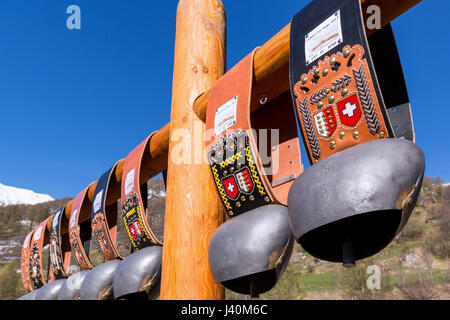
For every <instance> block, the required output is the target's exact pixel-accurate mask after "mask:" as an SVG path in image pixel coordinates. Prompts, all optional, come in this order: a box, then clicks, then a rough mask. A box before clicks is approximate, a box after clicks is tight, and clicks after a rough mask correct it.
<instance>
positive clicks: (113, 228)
mask: <svg viewBox="0 0 450 320" xmlns="http://www.w3.org/2000/svg"><path fill="white" fill-rule="evenodd" d="M116 166H117V163H116V164H115V165H114V166H113V167H112V168H111V169H109V170H108V171H106V172H105V173H104V174H103V175H102V176H101V177H100V178H99V179H98V180H97V187H96V189H95V193H94V203H93V205H92V214H91V219H92V233H93V234H94V236H95V238H96V240H97V243H98V245H99V247H100V250H101V252H102V254H103V257H104V259H105V261H109V260H114V259H118V258H119V259H122V256H121V255H120V254H119V251H118V250H117V247H116V234H117V201H114V202H113V204H112V205H109V206H106V203H107V202H108V201H107V198H108V195H109V194H110V193H109V191H110V184H112V179H113V176H114V173H115V169H116Z"/></svg>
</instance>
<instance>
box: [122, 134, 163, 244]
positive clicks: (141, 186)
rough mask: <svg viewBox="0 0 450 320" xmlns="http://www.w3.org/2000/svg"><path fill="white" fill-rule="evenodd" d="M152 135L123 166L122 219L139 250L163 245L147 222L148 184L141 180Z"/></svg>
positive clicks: (126, 159)
mask: <svg viewBox="0 0 450 320" xmlns="http://www.w3.org/2000/svg"><path fill="white" fill-rule="evenodd" d="M152 135H153V133H152V134H151V135H150V136H149V137H148V138H147V139H145V140H144V141H142V142H141V143H140V144H139V145H138V146H137V147H136V148H135V149H133V150H132V151H131V152H130V153H129V154H128V156H127V157H126V158H125V161H124V165H123V175H122V188H121V192H122V196H121V204H122V218H123V222H124V224H125V229H126V231H127V234H128V237H129V238H130V241H131V244H132V245H133V247H134V248H135V249H137V250H139V249H142V248H145V247H147V246H150V245H162V239H158V238H157V237H156V235H155V234H154V233H153V232H152V230H151V228H150V226H149V224H148V222H147V214H146V204H147V184H146V182H145V181H141V178H140V172H141V165H142V159H143V157H144V150H145V148H147V147H148V144H149V141H150V139H151V137H152Z"/></svg>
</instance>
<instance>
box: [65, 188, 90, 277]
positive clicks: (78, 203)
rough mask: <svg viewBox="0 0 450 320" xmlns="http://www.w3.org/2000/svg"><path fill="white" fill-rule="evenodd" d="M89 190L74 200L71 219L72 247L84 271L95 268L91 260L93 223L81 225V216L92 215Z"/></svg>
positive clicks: (87, 222)
mask: <svg viewBox="0 0 450 320" xmlns="http://www.w3.org/2000/svg"><path fill="white" fill-rule="evenodd" d="M88 189H89V187H86V188H85V189H84V190H83V191H81V192H80V193H79V194H78V195H77V196H76V197H75V199H74V200H73V204H72V211H71V213H70V218H69V239H70V246H71V247H72V252H73V255H74V257H75V260H76V262H77V264H78V266H79V267H80V268H81V269H82V270H88V269H92V268H94V266H93V265H92V263H91V261H90V259H89V250H90V237H91V222H90V221H86V222H85V223H83V224H81V225H80V224H79V217H80V214H81V213H83V216H84V215H86V213H88V212H89V213H90V203H89V199H88V197H87V190H88Z"/></svg>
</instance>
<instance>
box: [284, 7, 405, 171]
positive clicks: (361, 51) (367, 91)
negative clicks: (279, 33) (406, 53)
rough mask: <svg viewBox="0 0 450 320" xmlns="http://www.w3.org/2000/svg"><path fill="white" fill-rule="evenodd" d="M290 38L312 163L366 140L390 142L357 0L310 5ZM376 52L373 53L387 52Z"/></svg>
mask: <svg viewBox="0 0 450 320" xmlns="http://www.w3.org/2000/svg"><path fill="white" fill-rule="evenodd" d="M380 35H382V36H383V37H392V35H389V32H384V31H383V33H380ZM290 36H291V39H290V81H291V92H292V97H293V100H294V101H295V104H296V111H297V116H298V121H299V124H300V127H301V133H302V137H303V141H304V143H305V146H306V149H307V154H308V157H309V160H310V162H311V163H314V162H317V161H319V160H321V159H324V158H326V157H328V156H330V155H332V154H334V153H336V152H338V151H341V150H344V149H346V148H349V147H352V146H354V145H357V144H360V143H363V142H366V141H370V140H375V139H384V138H389V137H395V134H394V132H393V129H392V127H391V123H390V121H389V117H388V114H387V110H386V106H385V103H384V100H383V95H382V90H381V88H380V85H379V83H378V79H377V73H376V72H375V66H374V63H373V60H372V56H371V51H370V47H369V41H368V39H367V37H366V34H365V26H364V21H363V19H362V14H361V4H360V0H331V1H330V0H314V1H312V2H311V3H310V4H309V5H307V6H306V7H305V8H304V9H303V10H302V11H300V12H299V13H298V14H297V15H295V16H294V18H293V19H292V23H291V33H290ZM394 45H395V44H394ZM378 47H379V46H378ZM378 47H377V46H374V50H375V49H376V50H378V51H382V50H385V49H386V48H378ZM391 49H392V48H391ZM391 55H392V54H391ZM379 62H380V63H381V64H382V63H383V61H381V60H380V61H379ZM398 66H399V64H398ZM400 71H401V70H400ZM388 74H389V73H388V72H385V75H386V76H388ZM404 90H406V88H404ZM385 94H386V97H388V91H387V90H385ZM393 94H395V93H393ZM406 98H407V97H406ZM392 106H393V105H392ZM411 128H412V126H411Z"/></svg>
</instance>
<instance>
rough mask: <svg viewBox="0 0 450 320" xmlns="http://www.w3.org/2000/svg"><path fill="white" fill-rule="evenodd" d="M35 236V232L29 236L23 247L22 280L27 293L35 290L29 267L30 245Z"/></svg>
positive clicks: (21, 261)
mask: <svg viewBox="0 0 450 320" xmlns="http://www.w3.org/2000/svg"><path fill="white" fill-rule="evenodd" d="M32 236H33V231H31V232H30V233H28V234H27V236H26V237H25V240H24V241H23V245H22V255H21V258H20V271H21V272H20V276H21V279H22V284H23V287H24V288H25V291H26V292H30V291H32V290H33V287H32V286H31V282H30V274H29V270H28V269H29V265H30V259H29V258H30V243H31V237H32Z"/></svg>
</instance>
